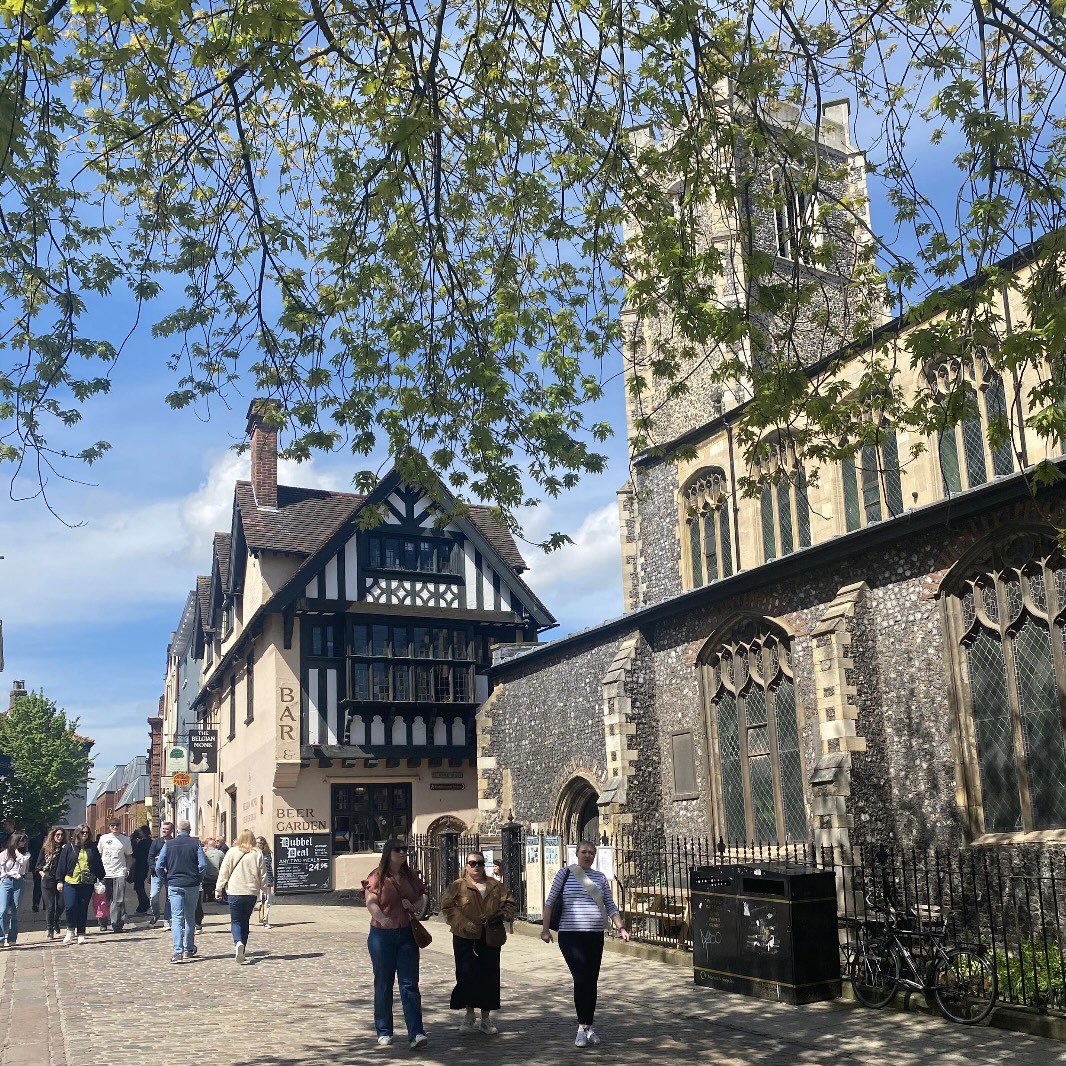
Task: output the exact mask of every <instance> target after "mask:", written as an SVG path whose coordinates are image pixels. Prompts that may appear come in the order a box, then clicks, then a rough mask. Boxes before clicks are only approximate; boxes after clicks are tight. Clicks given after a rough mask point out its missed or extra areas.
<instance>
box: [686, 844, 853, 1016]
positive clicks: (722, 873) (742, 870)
mask: <svg viewBox="0 0 1066 1066" xmlns="http://www.w3.org/2000/svg"><path fill="white" fill-rule="evenodd" d="M689 883H690V886H691V891H692V965H693V970H694V977H695V982H696V984H698V985H708V986H710V987H711V988H720V989H722V990H723V991H726V992H739V993H742V994H743V995H748V996H756V997H758V998H760V999H774V1000H779V1001H780V1002H782V1003H794V1004H799V1003H813V1002H815V1001H816V1000H823V999H836V998H838V997H839V996H840V950H839V947H838V940H837V898H836V879H835V877H834V874H833V872H832V871H831V870H819V869H817V868H816V867H813V866H805V865H802V864H797V863H785V862H764V863H751V864H745V865H742V866H740V865H738V866H696V867H693V868H692V871H691V879H690V882H689Z"/></svg>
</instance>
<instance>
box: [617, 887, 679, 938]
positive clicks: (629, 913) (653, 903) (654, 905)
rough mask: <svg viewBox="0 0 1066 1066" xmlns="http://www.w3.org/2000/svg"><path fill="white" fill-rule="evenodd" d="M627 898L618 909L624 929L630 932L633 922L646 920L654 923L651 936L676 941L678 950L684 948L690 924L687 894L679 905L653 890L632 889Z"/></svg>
mask: <svg viewBox="0 0 1066 1066" xmlns="http://www.w3.org/2000/svg"><path fill="white" fill-rule="evenodd" d="M629 896H630V899H629V901H628V902H627V905H626V906H624V907H621V908H619V913H620V914H621V915H622V924H623V925H624V926H625V927H626V929H628V930H629V931H630V932H632V924H633V922H634V920H636V919H639V918H643V919H648V920H650V921H652V922H654V923H655V925H654V928H653V929H652V930H651V933H652V935H653V936H661V937H663V938H664V939H669V940H676V941H677V946H678V947H679V948H680V947H683V946H684V944H685V941H686V940H687V939H688V931H689V927H690V926H691V924H692V919H691V910H690V904H689V899H688V896H687V894H686V895H685V897H684V899H683V902H681V903H673V902H670V901H669V900H668V899H667V897H666V896H664V894H663V893H662V892H658V891H655V890H650V891H646V890H642V889H633V890H631V891H630V893H629Z"/></svg>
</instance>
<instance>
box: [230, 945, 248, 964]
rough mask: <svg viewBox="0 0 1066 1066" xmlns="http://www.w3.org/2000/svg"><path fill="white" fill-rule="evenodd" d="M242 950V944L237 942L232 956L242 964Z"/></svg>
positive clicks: (243, 948) (243, 949)
mask: <svg viewBox="0 0 1066 1066" xmlns="http://www.w3.org/2000/svg"><path fill="white" fill-rule="evenodd" d="M244 951H245V947H244V945H243V944H238V945H237V946H236V948H235V949H234V951H233V957H234V958H235V959H236V960H237V961H238V962H239V963H240V964H241V965H242V966H243V965H244Z"/></svg>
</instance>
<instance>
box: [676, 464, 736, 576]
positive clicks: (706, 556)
mask: <svg viewBox="0 0 1066 1066" xmlns="http://www.w3.org/2000/svg"><path fill="white" fill-rule="evenodd" d="M728 501H729V483H728V481H727V480H726V476H725V472H724V471H722V470H717V469H711V470H705V471H701V472H700V473H699V474H697V475H696V477H695V478H693V479H692V480H691V481H690V482H689V483H688V485H687V486H686V488H685V490H684V491H683V493H682V508H683V512H682V521H683V527H682V528H683V530H684V533H685V544H686V545H687V555H688V568H689V580H690V586H689V587H690V588H699V587H700V586H701V585H707V584H710V582H712V581H717V580H718V579H719V578H722V577H729V575H730V574H732V573H733V537H732V531H731V527H730V512H729V504H728Z"/></svg>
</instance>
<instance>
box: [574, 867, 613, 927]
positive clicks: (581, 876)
mask: <svg viewBox="0 0 1066 1066" xmlns="http://www.w3.org/2000/svg"><path fill="white" fill-rule="evenodd" d="M574 876H575V877H576V878H577V879H578V881H579V882H580V883H581V887H582V888H583V889H584V890H585V891H586V892H587V893H588V895H589V898H590V899H591V900H592V902H593V903H595V904H596V906H597V907H599V909H600V914H601V915H602V916H603V927H604V928H605V929H606V928H607V926H608V924H609V923H610V919H609V918H608V917H607V907H606V905H605V904H604V902H603V893H602V892H601V891H600V886H599V885H597V884H596V883H595V881H593V880H592V878H591V877H589V875H588V874H587V873H585V871H584V870H582V869H581V867H580V866H575V867H574Z"/></svg>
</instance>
